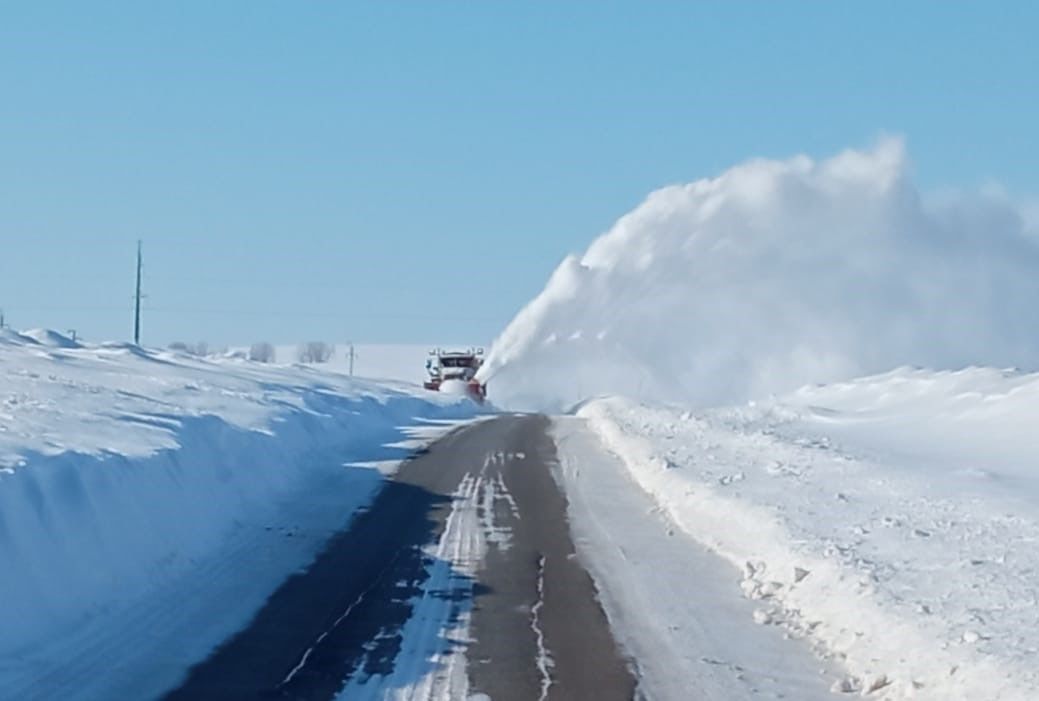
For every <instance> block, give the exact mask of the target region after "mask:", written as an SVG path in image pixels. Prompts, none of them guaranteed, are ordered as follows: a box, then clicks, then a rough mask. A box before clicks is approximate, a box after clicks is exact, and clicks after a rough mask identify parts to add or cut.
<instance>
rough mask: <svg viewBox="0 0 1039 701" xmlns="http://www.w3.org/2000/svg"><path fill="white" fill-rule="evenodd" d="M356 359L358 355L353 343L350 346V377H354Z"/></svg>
mask: <svg viewBox="0 0 1039 701" xmlns="http://www.w3.org/2000/svg"><path fill="white" fill-rule="evenodd" d="M356 357H357V354H356V353H354V344H353V343H351V344H350V377H353V376H354V358H356Z"/></svg>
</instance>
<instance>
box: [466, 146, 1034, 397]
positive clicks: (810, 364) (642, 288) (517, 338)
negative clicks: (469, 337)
mask: <svg viewBox="0 0 1039 701" xmlns="http://www.w3.org/2000/svg"><path fill="white" fill-rule="evenodd" d="M1035 223H1036V220H1035V210H1034V208H1030V207H1028V206H1026V205H1024V204H1018V203H1016V202H1015V201H1014V200H1013V199H1012V198H1010V197H1009V196H1007V195H1006V194H1005V193H1003V192H1001V191H997V190H993V189H992V188H984V189H980V190H979V191H977V192H971V193H962V192H961V193H955V194H949V193H947V194H945V195H944V196H940V197H939V196H934V197H924V196H922V195H921V193H920V192H919V191H918V190H917V188H916V187H915V186H914V185H913V183H912V181H911V179H910V177H909V174H908V168H907V158H906V153H905V148H904V145H903V143H902V141H901V140H900V139H896V138H885V139H882V140H880V141H879V142H878V143H877V144H876V145H875V146H874V147H873V148H872V149H869V150H848V151H844V152H842V153H840V154H837V155H836V156H833V157H832V158H829V159H826V160H821V161H816V160H813V159H811V158H808V157H806V156H797V157H794V158H791V159H789V160H786V161H773V160H753V161H749V162H747V163H744V164H742V165H738V166H736V167H734V168H732V169H730V170H728V171H726V172H725V173H723V174H721V175H720V176H718V177H716V178H711V179H704V180H698V181H696V182H692V183H689V184H685V185H674V186H670V187H665V188H663V189H660V190H657V191H656V192H653V193H652V194H650V195H649V197H647V198H646V200H645V201H644V202H643V203H642V204H641V205H639V206H638V207H636V208H635V209H634V210H633V211H631V212H630V213H628V214H626V215H625V216H623V217H622V218H621V219H620V220H619V221H617V223H616V224H615V225H614V226H613V228H612V229H610V230H609V231H608V232H606V233H605V234H603V235H602V236H600V237H599V238H598V239H597V240H596V241H594V242H593V243H592V245H591V246H590V247H589V248H588V250H587V251H586V252H585V253H584V255H583V256H582V257H576V256H570V257H568V258H566V259H565V260H564V261H563V262H562V263H561V264H560V266H559V268H558V269H557V270H556V271H555V273H554V274H553V275H552V277H551V279H550V280H549V282H548V285H547V286H546V287H545V289H544V291H543V292H542V293H541V294H540V295H538V296H537V297H536V298H535V299H534V300H532V301H531V302H530V303H529V304H528V305H527V306H526V308H524V309H523V310H522V311H521V312H520V313H519V314H518V315H517V316H516V318H515V319H514V320H513V321H512V323H511V324H510V325H509V326H508V327H507V328H506V329H505V331H504V332H503V333H502V334H501V336H500V337H499V338H498V339H497V340H496V342H495V343H494V345H493V348H492V350H491V352H490V354H489V357H488V362H487V363H486V365H485V366H484V369H483V370H482V372H481V374H482V376H483V378H484V379H488V380H490V389H491V395H492V398H493V399H494V401H495V402H496V403H499V404H501V405H503V406H508V407H512V408H560V407H566V406H569V405H571V404H573V403H575V402H578V401H580V400H582V399H585V398H587V397H591V396H596V395H601V394H624V395H627V396H630V397H635V398H642V399H653V400H658V401H679V402H683V403H693V404H699V405H711V404H720V403H728V402H738V401H743V400H747V399H751V398H754V397H759V396H764V395H769V394H772V393H776V392H784V391H788V390H792V389H795V388H797V387H799V386H802V385H804V384H807V383H819V382H828V381H833V380H843V379H848V378H851V377H853V376H857V375H862V374H866V373H874V372H882V371H885V370H889V369H891V368H893V367H896V366H900V365H922V366H929V367H935V368H958V367H963V366H967V365H972V364H984V365H999V366H1019V367H1029V368H1035V367H1036V366H1037V360H1039V314H1037V313H1036V309H1037V308H1039V238H1037V237H1036V236H1035V233H1036V228H1035Z"/></svg>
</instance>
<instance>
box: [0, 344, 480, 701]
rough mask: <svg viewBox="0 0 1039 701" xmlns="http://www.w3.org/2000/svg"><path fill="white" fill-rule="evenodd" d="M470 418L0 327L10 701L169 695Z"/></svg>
mask: <svg viewBox="0 0 1039 701" xmlns="http://www.w3.org/2000/svg"><path fill="white" fill-rule="evenodd" d="M474 411H475V406H474V405H473V404H472V403H471V402H468V401H466V400H459V399H458V398H448V397H441V396H438V395H435V394H433V393H429V392H423V391H422V390H421V389H419V388H417V387H414V386H411V387H409V386H408V385H404V384H396V385H394V384H390V383H370V382H361V381H354V380H352V379H351V378H348V377H346V376H345V375H337V374H335V373H328V372H323V371H320V370H315V369H314V368H312V367H304V366H296V367H289V366H284V367H272V366H266V365H261V364H258V363H250V362H245V361H235V360H220V361H206V360H201V359H197V358H192V357H188V356H186V355H178V354H174V353H168V352H152V351H148V350H144V349H141V348H138V347H136V346H130V345H105V346H92V347H82V346H80V345H79V344H76V343H73V342H70V341H69V340H68V339H64V338H62V337H60V336H59V335H57V334H53V333H48V332H32V333H29V334H17V333H13V332H11V331H9V330H8V331H0V562H3V576H2V577H0V602H2V611H3V612H2V615H0V621H2V625H0V659H3V660H4V664H3V665H0V689H3V691H0V697H2V698H27V697H34V695H38V694H39V693H42V692H41V688H50V687H41V686H40V684H41V683H42V682H41V680H44V679H46V680H47V684H53V688H54V689H60V690H61V692H60V694H59V695H60V696H61V697H62V698H67V699H68V698H148V697H151V696H154V695H156V694H157V693H159V692H161V691H162V690H164V689H165V688H168V687H169V686H170V685H172V684H174V683H175V682H176V680H177V679H178V678H179V675H180V674H182V673H183V671H184V670H185V669H186V668H187V666H189V665H190V664H192V663H193V662H197V661H198V660H200V659H202V658H203V657H204V656H205V655H206V654H207V653H208V652H209V651H210V650H211V649H212V647H213V646H214V645H215V644H217V643H219V642H220V641H221V640H222V639H224V637H226V636H227V635H229V634H230V633H231V632H233V631H234V630H236V629H237V627H239V626H241V625H242V624H243V623H245V622H247V621H248V620H249V618H250V617H251V616H252V615H253V613H254V612H255V610H256V609H257V608H258V607H259V606H260V605H262V603H263V601H264V600H265V598H266V597H267V596H268V595H269V594H270V593H271V591H273V590H274V588H276V587H277V585H278V584H279V583H280V582H281V581H282V580H284V578H285V577H287V576H289V575H290V574H291V573H292V572H294V571H295V570H297V569H299V568H301V567H305V566H306V565H307V564H308V563H309V561H310V560H311V559H312V558H313V556H314V555H315V554H316V553H317V552H318V551H319V550H320V548H321V547H322V546H323V544H324V542H325V540H326V539H327V538H328V537H329V536H330V535H331V534H332V533H334V532H335V531H336V530H338V529H341V528H343V527H344V526H346V524H347V523H348V522H349V520H350V518H351V516H352V515H353V513H354V512H355V511H356V509H358V508H359V507H361V506H363V505H365V504H366V503H368V501H369V500H370V499H371V498H372V497H373V496H374V494H375V493H376V491H377V489H378V487H379V485H380V484H381V483H382V481H383V473H384V471H385V470H386V469H392V467H391V465H392V464H393V463H394V462H395V461H399V460H402V459H404V458H405V457H407V455H408V454H409V448H408V446H407V444H404V445H401V444H400V442H401V441H402V440H403V441H407V440H408V438H409V436H411V435H413V434H414V432H415V431H416V430H427V429H428V428H429V426H430V424H429V420H439V419H443V420H448V419H457V418H465V417H468V416H472V414H473V413H474ZM423 426H424V427H425V428H422V427H423ZM381 461H386V466H385V467H384V468H383V469H379V468H378V465H379V463H380V462H381ZM358 463H361V464H358ZM59 677H61V678H59Z"/></svg>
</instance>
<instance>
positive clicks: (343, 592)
mask: <svg viewBox="0 0 1039 701" xmlns="http://www.w3.org/2000/svg"><path fill="white" fill-rule="evenodd" d="M548 425H549V422H548V419H546V418H545V417H541V416H533V415H507V416H500V417H496V418H494V419H490V420H486V421H480V422H477V423H473V424H470V425H467V426H465V427H463V428H461V429H459V430H456V431H454V432H452V433H451V434H449V435H448V436H446V437H445V438H443V439H441V440H440V441H438V442H437V443H435V444H434V445H433V446H431V448H430V449H429V450H428V451H426V452H424V453H423V454H421V455H418V456H416V457H415V458H414V459H412V460H410V461H408V462H407V463H406V464H405V465H404V466H402V468H401V469H400V470H399V472H398V473H397V475H396V477H395V479H393V480H391V481H389V482H388V483H387V485H386V486H385V488H384V489H383V490H382V491H381V492H380V494H379V496H378V497H377V498H376V499H375V501H374V502H373V503H372V504H371V506H370V507H369V508H368V509H367V510H366V511H365V512H364V513H362V514H361V515H359V516H358V517H357V518H355V519H354V520H353V522H352V523H351V525H350V528H349V529H348V530H346V531H344V532H342V533H340V534H338V535H337V536H335V537H334V538H333V539H332V540H331V541H330V542H329V544H328V546H327V547H326V549H325V551H324V552H323V553H322V554H321V555H320V556H319V558H318V559H317V560H316V561H315V562H314V564H313V565H312V566H311V567H309V568H308V569H307V570H306V571H305V572H301V573H299V574H297V575H295V576H293V577H291V578H290V579H289V580H287V581H286V582H285V583H284V584H283V585H282V586H281V587H280V588H279V589H278V591H277V592H276V593H275V594H274V595H273V596H272V597H271V598H270V599H269V600H268V602H267V604H266V605H265V606H264V608H263V609H262V610H261V611H260V612H259V613H258V615H257V616H256V617H255V619H254V620H253V621H252V623H251V624H250V625H249V627H248V628H246V629H244V630H243V631H241V632H240V633H239V634H237V635H236V636H234V637H233V638H232V639H231V640H229V641H227V642H226V643H225V644H224V645H223V646H222V647H221V648H220V649H218V650H217V651H216V652H215V653H214V654H213V655H212V656H211V657H210V658H209V659H208V660H206V661H205V662H203V663H201V664H200V665H198V666H196V667H195V668H193V669H192V670H191V672H190V674H189V676H188V678H187V679H186V680H185V681H184V683H183V684H182V685H181V686H180V687H179V688H178V689H176V690H174V691H172V692H170V693H169V694H168V695H167V696H166V698H167V699H169V700H170V701H181V700H189V699H190V700H192V701H207V700H210V699H212V700H216V699H220V700H221V701H229V700H235V699H243V700H244V699H306V700H308V701H317V700H322V701H324V700H327V699H332V698H335V697H336V695H337V694H339V693H341V690H342V689H343V688H344V684H346V683H347V681H348V680H349V681H351V682H352V683H353V684H364V683H367V682H366V680H370V679H376V680H378V679H383V678H388V677H393V676H394V675H396V678H397V680H398V681H397V683H398V688H399V685H400V684H404V685H405V686H407V684H408V683H410V681H414V680H415V679H418V678H420V677H421V676H422V675H423V674H426V676H427V677H428V676H429V675H428V673H427V672H428V669H426V671H423V670H424V669H425V668H423V667H422V665H418V666H416V665H415V663H414V660H412V661H411V662H409V663H408V665H409V667H408V670H401V669H399V667H401V666H402V665H403V664H404V663H403V662H402V661H401V660H403V659H405V658H406V657H407V656H406V655H404V654H402V650H403V651H405V652H406V651H408V650H411V651H412V652H414V651H415V650H418V651H419V653H421V651H422V650H423V649H424V648H423V647H422V645H423V644H427V645H428V644H430V643H429V641H428V640H423V639H419V640H417V641H416V639H415V638H416V636H419V637H421V635H420V634H421V631H422V630H425V629H429V630H432V631H433V632H434V633H436V632H437V631H438V625H439V624H444V623H453V622H456V621H457V620H459V619H467V620H468V621H469V631H468V636H467V637H465V638H464V639H458V638H457V637H454V638H452V639H450V640H442V641H439V642H437V641H435V640H434V642H435V643H437V645H438V647H439V648H441V649H446V648H448V647H450V648H452V649H454V650H456V653H457V652H461V653H463V654H464V656H465V659H466V664H465V666H464V671H463V672H462V673H464V674H465V675H466V676H467V678H468V684H467V686H468V693H469V694H470V695H474V694H478V693H483V694H486V695H488V696H489V697H490V698H491V699H493V701H536V700H539V699H549V700H553V701H554V700H562V699H568V700H580V699H595V700H597V701H614V700H623V701H627V700H629V699H632V698H633V696H634V687H635V684H634V679H633V678H632V675H631V673H630V672H629V669H628V666H627V665H626V663H625V661H624V659H623V658H622V656H621V655H620V653H619V652H618V649H617V647H616V645H615V643H614V640H613V637H612V636H611V633H610V630H609V626H608V624H607V621H606V618H605V616H604V614H603V612H602V609H601V608H600V607H599V604H598V601H597V599H596V596H595V588H594V585H593V583H592V580H591V578H590V577H589V575H588V574H587V572H586V571H585V570H584V569H583V568H582V566H581V564H580V562H579V561H578V559H577V557H576V556H575V552H574V546H573V543H572V541H571V539H570V532H569V527H568V524H567V520H566V500H565V498H564V496H563V495H562V494H561V492H560V491H559V489H558V487H557V485H556V483H555V481H554V480H553V478H552V475H551V471H550V470H551V468H552V466H553V465H554V464H555V459H556V457H555V446H554V444H553V443H552V440H551V439H550V438H549V436H548V435H547V433H546V431H547V428H548ZM463 493H464V494H465V495H466V496H465V500H464V503H463V498H462V497H461V496H460V494H463ZM465 509H468V511H464V510H465ZM466 518H468V519H469V520H466ZM452 524H453V525H452ZM466 524H469V525H466ZM469 531H475V532H476V535H477V536H478V537H475V538H473V537H470V536H473V535H474V534H473V533H469ZM445 534H446V535H445ZM449 538H450V539H454V541H457V542H458V543H459V547H457V548H455V551H456V557H455V559H454V560H452V561H443V562H441V561H438V559H437V557H436V556H435V555H433V554H431V547H432V546H433V545H434V544H437V543H438V542H439V543H441V544H443V543H445V542H446V540H447V539H449ZM477 541H479V543H481V544H482V545H480V546H479V547H478V548H476V546H473V548H476V549H477V550H479V554H480V555H481V556H482V557H479V558H477V559H478V562H470V563H469V564H471V565H472V567H470V568H469V569H466V562H467V561H465V560H464V559H459V557H458V556H457V553H462V554H468V555H467V556H469V557H470V559H472V557H471V555H472V553H471V552H470V551H472V552H475V551H476V550H473V548H470V549H468V550H467V549H466V548H463V547H461V546H462V544H464V543H466V542H472V543H476V542H477ZM441 550H443V548H441ZM437 552H440V551H437ZM445 557H446V556H445ZM438 568H439V570H438ZM437 571H442V572H446V574H445V575H442V577H441V579H442V581H440V580H438V581H436V582H431V580H433V579H436V577H437V575H436V574H435V573H436V572H437ZM421 602H431V603H432V604H435V605H436V606H429V605H425V609H431V610H433V611H440V612H442V613H439V614H437V615H441V616H442V620H440V619H435V617H434V618H433V619H431V621H432V623H431V624H429V625H421V626H416V625H415V624H414V619H415V618H416V617H418V616H420V615H430V614H429V613H428V612H425V613H423V611H425V609H423V606H424V604H422V603H421ZM409 621H412V623H411V624H409ZM441 627H442V626H441ZM416 630H418V631H419V632H416ZM427 637H428V635H427ZM438 654H439V653H438ZM412 656H413V657H415V655H414V654H413V655H412ZM418 656H419V657H421V656H422V655H421V654H419V655H418ZM457 656H458V655H457V654H456V655H455V657H457ZM427 657H428V656H427ZM438 659H439V658H438ZM427 662H428V661H427ZM428 664H434V663H428ZM428 664H427V667H428ZM413 668H414V669H413ZM402 671H407V672H408V673H409V674H410V673H413V674H414V679H411V678H410V677H408V675H407V674H402ZM438 684H439V685H440V686H438ZM445 684H447V681H444V680H440V681H438V682H437V683H436V684H431V683H426V684H425V687H424V690H423V691H422V692H421V693H411V695H410V696H409V698H419V699H440V698H453V696H452V694H451V693H450V692H445V691H443V689H445V688H448V687H446V686H444V685H445ZM350 688H354V687H350ZM358 688H360V687H358ZM373 688H374V687H373ZM409 688H410V687H409ZM437 689H440V691H439V692H438V691H437ZM409 693H410V692H409ZM360 695H361V694H358V696H360ZM347 696H348V697H350V694H347ZM364 697H365V698H371V697H373V696H371V689H368V690H367V691H366V692H365V694H364ZM374 697H375V698H378V695H375V696H374ZM477 698H479V697H477Z"/></svg>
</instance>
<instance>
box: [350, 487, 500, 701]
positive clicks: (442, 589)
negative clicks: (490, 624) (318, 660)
mask: <svg viewBox="0 0 1039 701" xmlns="http://www.w3.org/2000/svg"><path fill="white" fill-rule="evenodd" d="M482 487H483V479H482V478H481V477H480V476H478V475H472V474H467V475H466V476H465V477H464V478H463V479H462V482H461V483H460V484H459V486H458V488H457V489H456V490H455V492H454V493H453V494H452V506H451V513H450V514H449V515H448V517H447V521H446V523H445V526H444V531H443V534H442V535H441V537H440V539H439V540H438V541H437V542H436V543H435V544H432V545H429V546H426V548H425V554H426V557H427V558H428V561H429V563H430V564H429V565H427V568H426V575H427V576H426V579H425V581H424V582H423V583H422V586H421V593H420V594H418V595H417V596H416V597H415V599H413V602H412V605H413V610H412V613H411V617H410V618H409V619H408V621H407V622H406V623H405V624H404V627H403V629H402V631H401V648H400V652H399V653H398V654H397V657H396V659H395V660H394V663H393V671H392V672H391V673H390V674H388V675H373V676H367V675H364V674H363V673H357V674H355V675H354V676H353V677H351V678H349V679H348V680H347V681H346V685H345V687H344V688H343V690H342V691H341V692H339V694H338V695H337V696H336V698H337V699H338V700H339V701H354V700H355V699H357V698H367V699H383V700H385V701H455V700H456V699H464V698H466V697H467V695H468V689H469V682H468V678H467V676H466V658H465V647H466V644H467V642H468V637H469V621H470V617H471V612H472V597H473V582H474V581H475V576H476V573H477V571H478V569H479V566H480V563H481V562H482V560H483V556H484V552H485V548H486V543H485V540H484V534H483V531H482V528H481V523H480V515H479V506H480V495H481V489H482ZM363 667H364V664H363V663H362V664H359V665H358V666H357V668H358V669H363Z"/></svg>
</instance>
